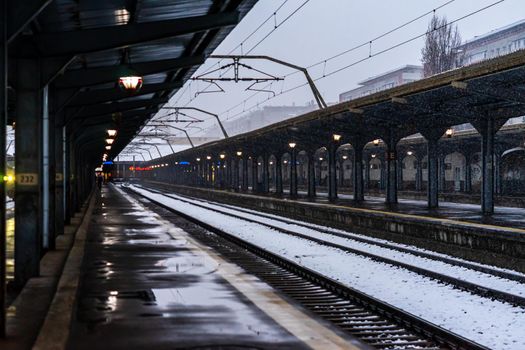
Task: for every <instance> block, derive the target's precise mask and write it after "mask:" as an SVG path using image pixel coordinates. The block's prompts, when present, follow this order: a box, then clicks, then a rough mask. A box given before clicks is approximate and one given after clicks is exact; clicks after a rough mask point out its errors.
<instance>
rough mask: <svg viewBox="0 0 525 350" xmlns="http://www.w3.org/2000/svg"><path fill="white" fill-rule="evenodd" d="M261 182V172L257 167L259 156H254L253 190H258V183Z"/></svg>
mask: <svg viewBox="0 0 525 350" xmlns="http://www.w3.org/2000/svg"><path fill="white" fill-rule="evenodd" d="M258 182H259V174H258V169H257V156H255V155H254V156H253V157H252V192H257V183H258Z"/></svg>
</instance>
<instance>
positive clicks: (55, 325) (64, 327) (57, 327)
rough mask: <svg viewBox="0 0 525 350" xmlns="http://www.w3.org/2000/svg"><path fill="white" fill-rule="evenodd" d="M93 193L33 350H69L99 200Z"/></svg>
mask: <svg viewBox="0 0 525 350" xmlns="http://www.w3.org/2000/svg"><path fill="white" fill-rule="evenodd" d="M94 194H95V192H92V194H91V196H90V199H89V205H88V207H87V210H86V212H85V214H84V216H83V218H82V222H81V224H80V225H79V227H78V229H77V231H76V235H75V239H74V242H73V245H72V247H71V249H70V251H69V254H68V256H67V259H66V262H65V264H64V269H63V270H62V274H61V276H60V280H59V282H58V286H57V289H56V292H55V295H54V297H53V301H52V302H51V305H50V306H49V310H48V312H47V315H46V318H45V321H44V324H43V325H42V328H41V329H40V332H39V334H38V337H37V339H36V341H35V344H34V345H33V349H38V350H44V349H45V350H50V349H65V347H66V345H67V341H68V338H69V331H70V323H71V317H72V315H73V308H74V305H75V299H76V293H77V287H78V283H79V277H80V266H81V264H82V259H83V257H84V245H85V240H86V234H87V231H88V228H89V223H90V220H91V216H92V214H93V209H94V207H95V202H96V196H95V195H94Z"/></svg>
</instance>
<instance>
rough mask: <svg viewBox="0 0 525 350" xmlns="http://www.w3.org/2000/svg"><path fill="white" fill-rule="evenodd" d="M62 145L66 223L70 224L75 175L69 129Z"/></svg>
mask: <svg viewBox="0 0 525 350" xmlns="http://www.w3.org/2000/svg"><path fill="white" fill-rule="evenodd" d="M62 147H63V157H64V158H63V159H64V168H63V169H64V199H65V205H64V223H65V224H70V223H71V216H72V215H73V213H72V210H71V209H72V207H73V205H72V204H71V202H72V200H73V196H72V195H71V179H72V177H73V173H72V172H71V157H72V155H71V149H72V147H71V135H70V134H69V133H68V132H67V130H66V131H65V135H64V142H63V144H62Z"/></svg>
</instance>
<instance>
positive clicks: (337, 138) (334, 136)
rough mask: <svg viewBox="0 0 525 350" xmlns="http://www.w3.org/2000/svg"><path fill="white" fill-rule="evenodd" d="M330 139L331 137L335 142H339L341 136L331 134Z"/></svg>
mask: <svg viewBox="0 0 525 350" xmlns="http://www.w3.org/2000/svg"><path fill="white" fill-rule="evenodd" d="M332 137H333V139H334V141H335V142H339V141H340V140H341V135H338V134H333V135H332Z"/></svg>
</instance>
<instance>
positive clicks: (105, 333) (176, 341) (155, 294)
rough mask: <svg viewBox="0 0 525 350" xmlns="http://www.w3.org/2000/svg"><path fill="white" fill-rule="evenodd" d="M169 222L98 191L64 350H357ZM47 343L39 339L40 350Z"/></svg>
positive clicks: (115, 193)
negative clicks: (153, 349)
mask: <svg viewBox="0 0 525 350" xmlns="http://www.w3.org/2000/svg"><path fill="white" fill-rule="evenodd" d="M168 219H170V218H169V217H167V216H165V215H163V217H161V216H159V215H158V214H156V213H155V212H153V211H152V210H150V209H148V208H146V207H145V206H143V205H142V204H141V203H140V202H138V201H137V200H136V199H132V198H130V197H129V196H127V195H125V194H124V193H123V192H122V191H121V190H119V189H117V188H116V187H114V186H108V187H104V188H103V189H102V192H101V195H100V199H99V200H98V202H97V204H96V206H95V209H94V212H93V216H92V219H91V223H90V227H89V229H88V232H87V235H86V240H85V253H84V259H83V263H82V268H81V274H80V278H79V285H78V294H77V296H76V298H77V299H76V303H75V309H74V310H73V316H72V319H71V332H70V334H69V336H68V340H67V348H69V349H75V350H77V349H93V348H96V349H132V348H135V349H144V348H155V349H178V348H185V349H187V348H199V349H201V348H202V349H210V348H220V349H240V348H243V349H244V348H253V349H343V348H344V349H353V348H356V349H357V348H361V347H360V345H358V343H357V342H354V341H353V339H351V338H349V337H347V336H346V335H344V334H342V333H340V332H339V331H338V330H336V329H333V328H332V326H330V325H329V324H326V323H324V321H322V320H319V319H317V318H315V316H313V315H311V314H310V313H308V311H306V310H304V309H301V307H300V306H298V305H294V304H293V302H291V301H290V300H287V299H285V298H284V297H282V296H281V295H279V294H278V292H276V291H274V290H273V289H272V288H271V287H270V286H268V285H267V284H265V283H263V282H261V281H260V280H259V279H257V278H256V277H253V276H251V275H249V274H247V273H245V272H244V271H243V270H242V269H240V268H239V267H237V266H236V265H234V264H232V263H229V262H228V261H226V260H224V259H223V258H222V257H221V256H219V255H217V254H216V253H214V251H212V250H211V249H210V248H207V247H206V246H204V245H203V244H201V243H199V242H198V241H196V240H194V239H193V238H192V237H191V236H190V235H189V234H188V233H187V232H186V231H185V230H184V228H183V227H177V226H176V225H175V224H173V223H172V222H170V221H173V220H168ZM171 219H173V218H171ZM51 312H53V311H52V310H51ZM55 326H56V327H58V326H59V325H55ZM52 339H53V337H52V336H51V337H47V336H46V335H45V334H40V336H39V341H38V342H37V348H48V346H49V345H50V344H49V343H50V342H52Z"/></svg>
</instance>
